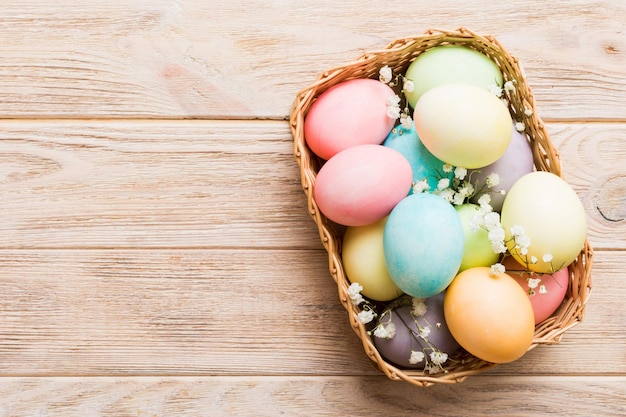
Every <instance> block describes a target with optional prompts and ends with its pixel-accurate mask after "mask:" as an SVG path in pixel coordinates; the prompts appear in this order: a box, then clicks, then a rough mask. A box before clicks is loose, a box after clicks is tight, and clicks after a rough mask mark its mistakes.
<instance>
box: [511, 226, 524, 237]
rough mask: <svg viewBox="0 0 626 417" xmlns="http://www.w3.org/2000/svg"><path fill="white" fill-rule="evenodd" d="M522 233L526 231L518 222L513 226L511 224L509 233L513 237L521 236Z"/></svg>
mask: <svg viewBox="0 0 626 417" xmlns="http://www.w3.org/2000/svg"><path fill="white" fill-rule="evenodd" d="M524 233H526V231H525V230H524V228H523V227H522V226H520V225H518V224H514V225H513V226H511V235H512V236H513V237H516V236H522V235H524Z"/></svg>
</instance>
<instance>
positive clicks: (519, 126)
mask: <svg viewBox="0 0 626 417" xmlns="http://www.w3.org/2000/svg"><path fill="white" fill-rule="evenodd" d="M525 129H526V125H525V124H524V122H517V123H515V130H517V131H518V132H523V131H524V130H525Z"/></svg>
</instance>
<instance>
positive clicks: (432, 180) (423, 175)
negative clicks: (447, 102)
mask: <svg viewBox="0 0 626 417" xmlns="http://www.w3.org/2000/svg"><path fill="white" fill-rule="evenodd" d="M383 145H384V146H387V147H389V148H391V149H394V150H396V151H398V152H400V153H401V154H402V155H404V157H405V158H406V159H408V161H409V163H410V164H411V169H412V170H413V182H414V183H415V182H418V181H421V180H423V179H426V180H428V185H429V187H430V191H434V190H436V189H437V183H438V182H439V180H440V179H441V178H450V179H452V177H453V176H454V174H453V173H452V172H450V173H445V172H443V165H444V164H445V162H443V161H441V160H440V159H438V158H437V157H436V156H434V155H433V154H432V153H430V151H429V150H428V149H426V147H425V146H424V144H422V141H421V140H420V138H419V136H418V135H417V132H416V131H415V125H414V124H413V125H412V126H411V128H410V129H405V128H404V127H402V125H398V126H396V127H395V128H394V129H393V130H392V131H391V132H390V133H389V135H387V138H386V139H385V141H384V142H383ZM412 193H413V190H411V192H410V193H409V194H412Z"/></svg>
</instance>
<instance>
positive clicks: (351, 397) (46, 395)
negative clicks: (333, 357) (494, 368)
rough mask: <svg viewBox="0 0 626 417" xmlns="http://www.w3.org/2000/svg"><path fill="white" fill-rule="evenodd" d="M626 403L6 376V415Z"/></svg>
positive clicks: (573, 387)
mask: <svg viewBox="0 0 626 417" xmlns="http://www.w3.org/2000/svg"><path fill="white" fill-rule="evenodd" d="M534 393H537V394H534ZM625 396H626V378H624V377H620V378H607V377H604V378H602V377H576V378H571V377H552V378H544V379H542V380H540V381H537V380H536V379H534V378H532V377H499V378H485V377H473V378H471V379H470V380H467V381H465V382H463V383H462V384H460V385H454V386H435V387H431V388H428V389H419V388H417V387H414V386H409V385H407V384H402V383H398V382H392V381H389V380H386V379H384V378H383V377H353V376H342V377H255V376H252V377H188V378H185V377H172V378H161V377H152V378H138V377H129V378H124V379H117V378H4V379H2V380H0V397H2V398H3V402H2V404H0V416H2V417H13V416H49V417H52V416H63V417H83V416H85V415H89V416H92V417H105V416H115V417H137V416H142V417H143V416H149V417H165V416H174V415H185V416H205V415H207V412H210V415H211V416H216V417H217V416H234V415H236V416H254V417H259V416H275V415H288V416H312V415H315V416H333V417H334V416H337V415H338V413H340V415H342V416H355V417H357V416H358V417H360V416H363V415H372V416H383V415H389V416H397V417H405V416H406V417H409V416H415V415H420V416H424V417H440V416H461V415H463V416H467V415H480V416H503V415H506V416H510V417H519V416H534V417H541V416H554V415H558V416H564V417H574V416H578V417H583V416H584V417H586V416H619V415H624V413H626V404H624V401H623V399H624V397H625ZM590 399H593V400H590Z"/></svg>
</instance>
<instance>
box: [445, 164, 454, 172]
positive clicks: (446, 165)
mask: <svg viewBox="0 0 626 417" xmlns="http://www.w3.org/2000/svg"><path fill="white" fill-rule="evenodd" d="M452 168H453V167H452V165H450V164H443V172H452Z"/></svg>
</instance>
